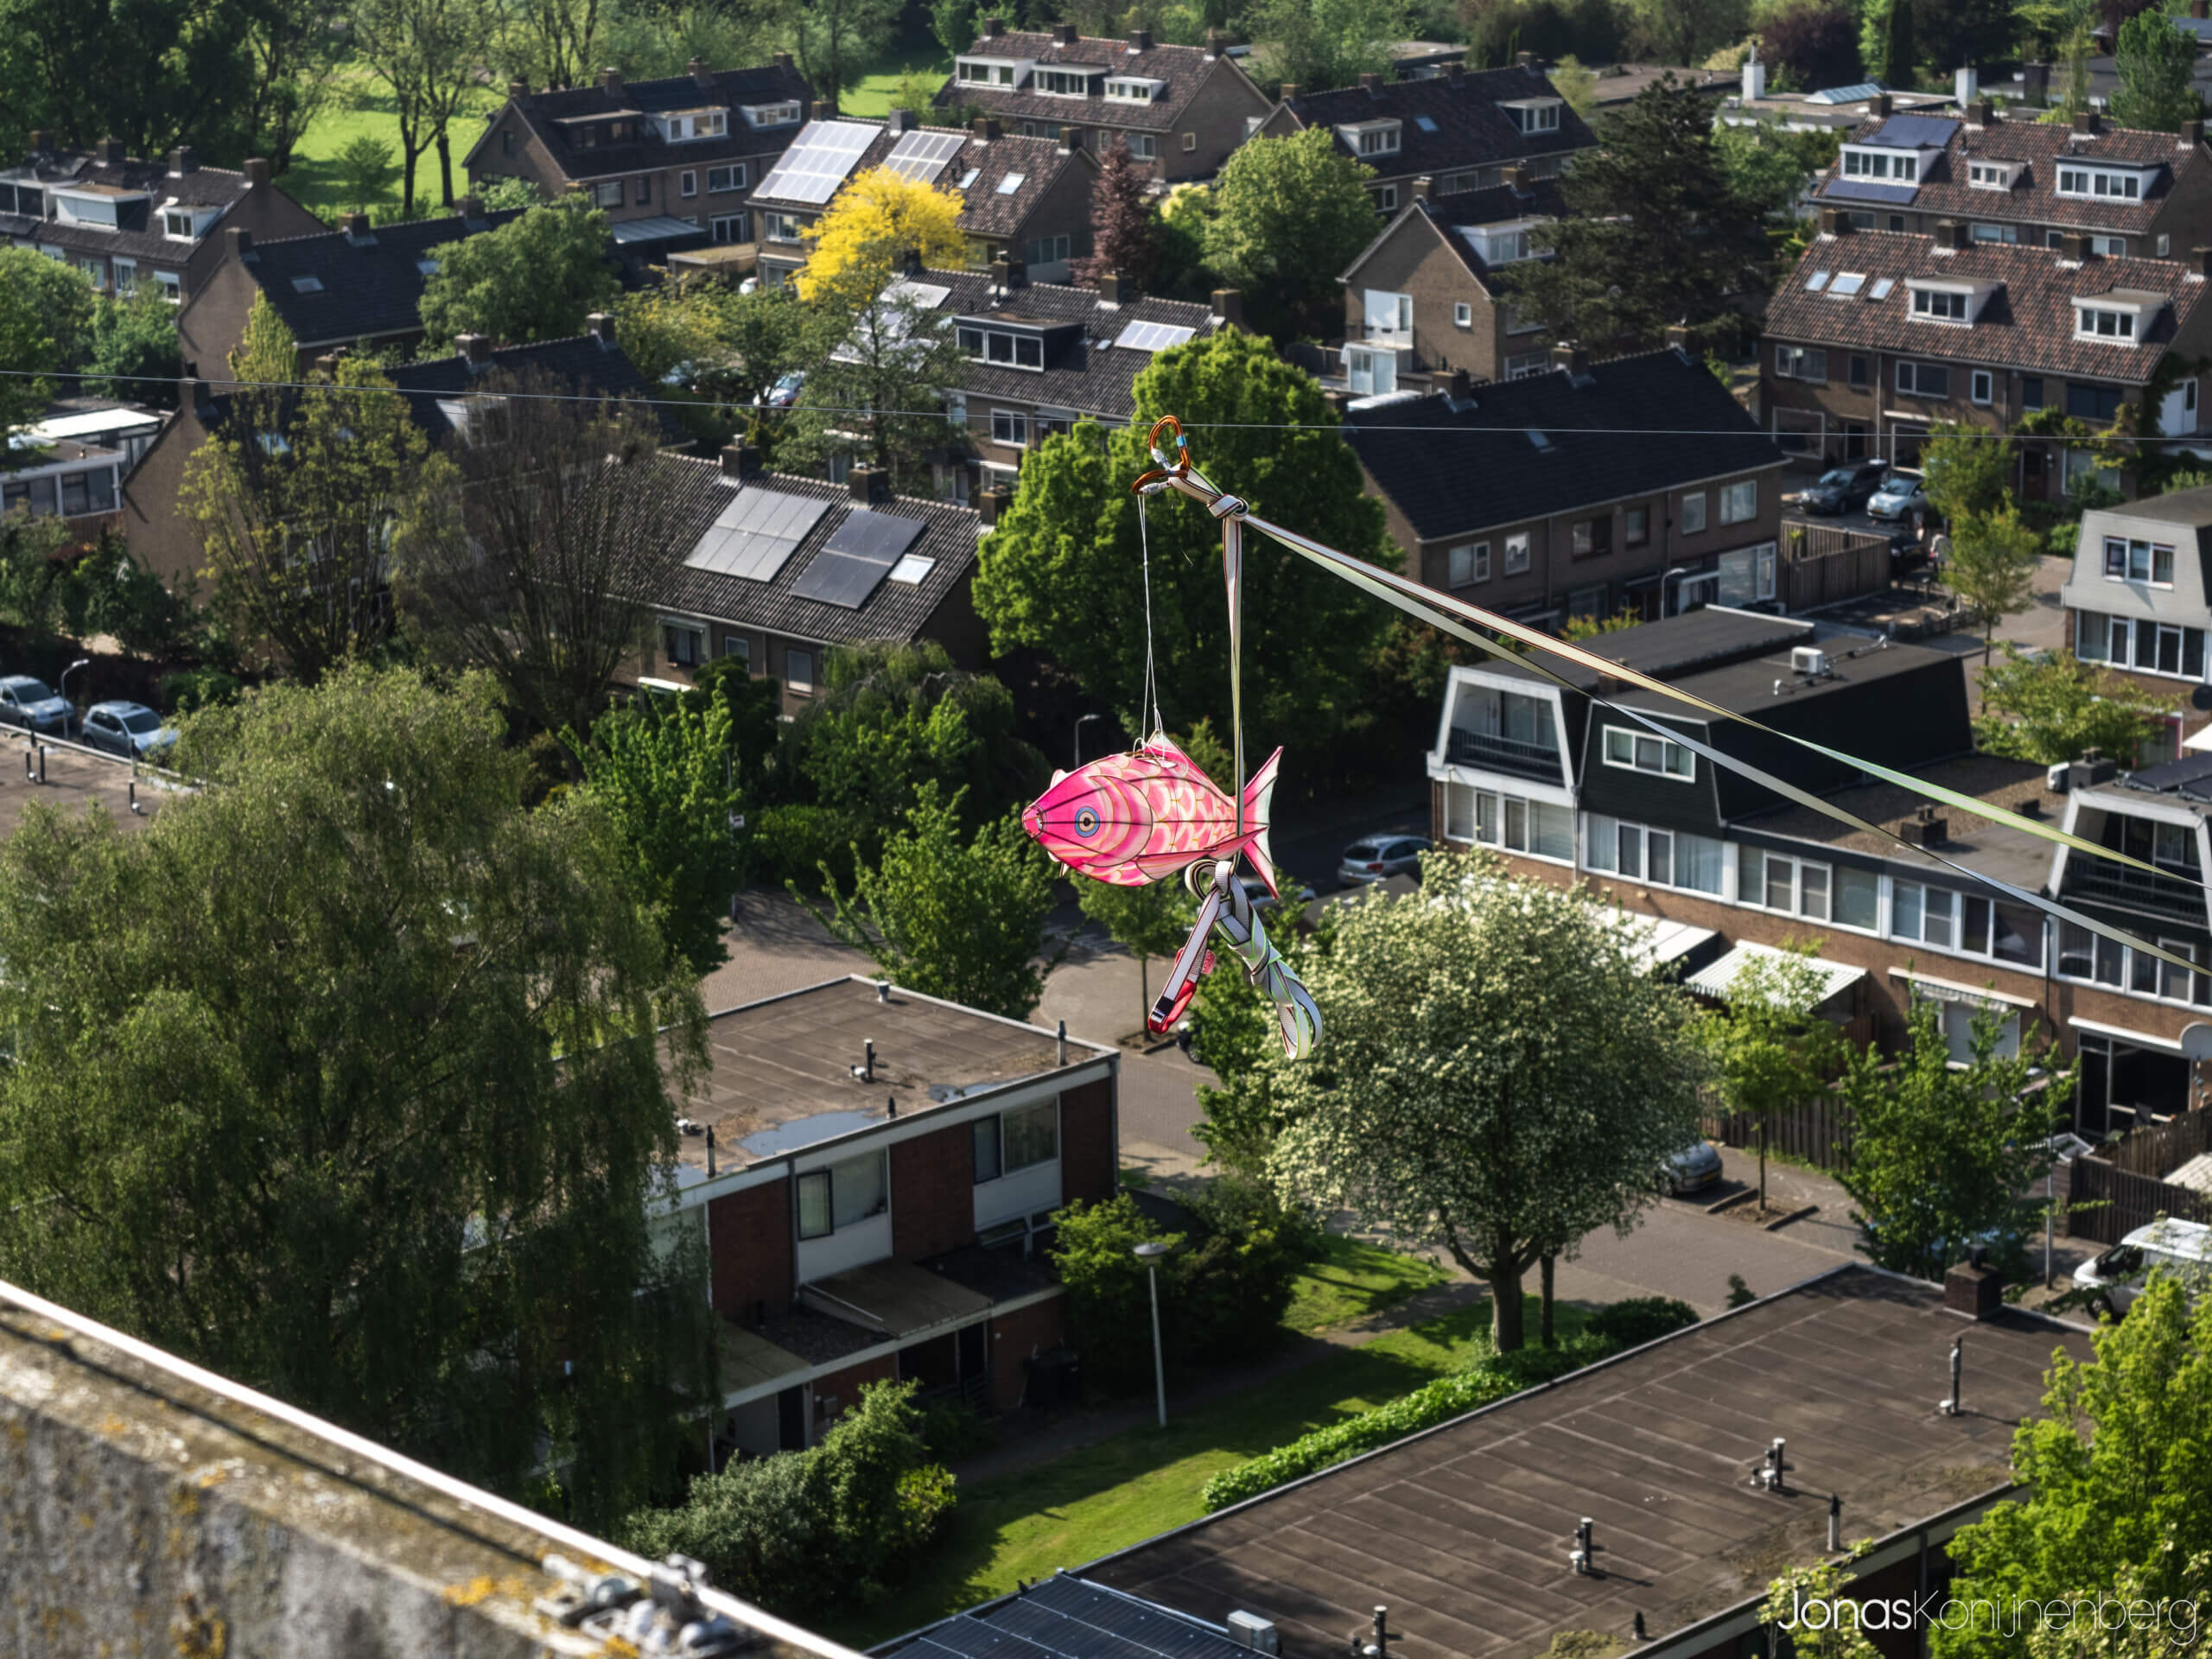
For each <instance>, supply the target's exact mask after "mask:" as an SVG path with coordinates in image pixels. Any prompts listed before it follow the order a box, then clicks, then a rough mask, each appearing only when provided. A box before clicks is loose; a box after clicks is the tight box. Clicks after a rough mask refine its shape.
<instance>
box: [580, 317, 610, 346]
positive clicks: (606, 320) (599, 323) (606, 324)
mask: <svg viewBox="0 0 2212 1659" xmlns="http://www.w3.org/2000/svg"><path fill="white" fill-rule="evenodd" d="M584 332H585V333H586V334H589V335H590V336H591V337H592V338H593V339H594V340H597V341H598V342H599V349H600V350H601V351H602V352H611V351H613V349H614V319H613V317H612V316H611V315H608V314H607V312H604V311H594V312H593V313H592V314H591V315H589V316H588V317H586V318H585V319H584Z"/></svg>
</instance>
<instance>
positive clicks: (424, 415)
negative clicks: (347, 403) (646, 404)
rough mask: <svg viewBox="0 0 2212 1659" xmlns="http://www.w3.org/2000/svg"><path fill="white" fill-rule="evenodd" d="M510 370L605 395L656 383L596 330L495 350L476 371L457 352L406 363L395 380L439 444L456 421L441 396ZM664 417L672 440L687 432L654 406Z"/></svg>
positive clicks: (646, 391) (634, 393) (647, 390)
mask: <svg viewBox="0 0 2212 1659" xmlns="http://www.w3.org/2000/svg"><path fill="white" fill-rule="evenodd" d="M499 370H505V372H507V373H509V374H521V373H524V372H531V371H534V372H537V373H539V374H543V375H547V376H549V377H550V378H553V379H555V380H557V381H560V382H561V383H563V385H569V386H573V387H575V389H576V390H577V391H585V392H595V393H597V394H599V395H601V396H602V397H618V398H631V397H639V398H642V397H650V396H652V387H651V386H649V385H646V384H645V377H644V376H643V375H641V374H639V372H638V366H637V365H636V364H634V363H632V362H631V361H630V354H629V353H627V352H626V351H624V350H623V349H622V347H621V346H620V344H619V343H618V344H615V345H611V346H601V344H600V342H599V339H598V337H597V336H596V335H594V334H578V335H575V336H574V337H573V338H571V339H569V340H539V341H537V343H536V344H534V345H530V346H505V347H502V348H501V349H499V350H497V351H495V352H493V353H492V360H491V363H490V364H489V365H488V366H486V367H485V368H482V369H480V370H479V371H478V372H476V373H471V372H470V365H469V363H468V361H467V359H465V358H463V357H461V356H460V355H459V354H458V353H456V354H455V355H454V356H451V357H433V358H426V359H423V361H422V362H419V363H406V364H402V365H400V366H399V367H398V368H396V369H394V370H392V371H391V383H392V385H395V386H397V387H398V388H399V390H400V391H403V392H404V393H406V394H407V401H408V403H409V404H410V406H411V407H412V408H413V410H414V411H415V418H416V421H417V422H419V423H421V425H422V427H423V430H425V431H426V432H428V433H429V435H430V441H431V442H433V443H435V442H441V441H442V440H443V439H444V438H445V437H446V435H448V433H450V432H451V431H452V430H453V423H452V422H451V421H450V420H448V418H447V417H446V412H445V410H443V409H442V408H441V407H439V403H438V400H439V399H440V398H448V399H450V398H453V397H457V396H459V395H460V394H461V393H463V392H466V391H474V390H476V389H477V385H476V383H477V382H478V381H479V380H480V378H482V376H483V375H484V374H486V373H491V372H496V371H499ZM653 409H654V411H655V413H656V415H657V416H658V417H659V420H660V424H661V429H662V432H663V434H664V435H665V436H666V437H667V438H668V439H669V440H670V441H671V442H675V441H680V440H681V439H683V437H684V436H686V435H685V434H684V433H683V430H682V429H681V428H680V427H678V426H677V423H676V422H675V419H674V416H673V415H672V413H671V411H670V410H668V409H667V408H665V407H664V405H661V404H654V405H653Z"/></svg>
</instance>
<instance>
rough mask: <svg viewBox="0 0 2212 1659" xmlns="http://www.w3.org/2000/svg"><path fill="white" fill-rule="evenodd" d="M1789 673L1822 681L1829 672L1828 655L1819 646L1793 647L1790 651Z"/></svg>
mask: <svg viewBox="0 0 2212 1659" xmlns="http://www.w3.org/2000/svg"><path fill="white" fill-rule="evenodd" d="M1789 671H1790V672H1791V673H1792V674H1802V675H1805V676H1807V677H1808V678H1811V679H1815V680H1817V679H1820V678H1821V677H1823V676H1825V675H1826V674H1827V672H1828V654H1827V652H1825V651H1822V650H1821V648H1820V647H1819V646H1818V645H1793V646H1791V647H1790V649H1789Z"/></svg>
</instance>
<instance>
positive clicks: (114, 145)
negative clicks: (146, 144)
mask: <svg viewBox="0 0 2212 1659" xmlns="http://www.w3.org/2000/svg"><path fill="white" fill-rule="evenodd" d="M99 151H100V160H102V161H104V162H106V163H107V164H108V165H109V166H111V167H120V166H122V165H123V164H124V162H127V161H129V160H130V154H129V152H128V151H126V150H125V149H124V147H123V140H122V139H120V138H103V139H101V140H100V144H99Z"/></svg>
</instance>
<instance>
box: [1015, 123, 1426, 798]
mask: <svg viewBox="0 0 2212 1659" xmlns="http://www.w3.org/2000/svg"><path fill="white" fill-rule="evenodd" d="M1267 142H1268V143H1273V142H1274V141H1273V140H1268V141H1267ZM1247 148H1248V149H1249V148H1250V146H1249V145H1248V146H1247ZM1241 153H1242V152H1240V154H1241ZM1134 392H1135V415H1134V416H1133V418H1132V420H1131V422H1130V424H1129V425H1128V426H1127V427H1125V428H1122V429H1119V430H1117V431H1114V432H1110V433H1107V432H1102V431H1100V430H1099V429H1096V428H1095V427H1092V426H1090V425H1089V424H1087V423H1085V424H1082V425H1078V426H1077V428H1076V429H1075V431H1074V432H1073V433H1071V434H1070V435H1066V436H1064V437H1054V438H1050V439H1047V440H1046V442H1045V443H1044V444H1043V446H1042V447H1041V448H1037V449H1034V450H1033V451H1031V452H1030V455H1029V458H1028V460H1027V462H1026V463H1025V464H1024V465H1023V467H1022V469H1021V486H1020V491H1019V493H1016V495H1015V496H1014V501H1013V504H1012V505H1011V506H1010V507H1009V508H1008V509H1007V512H1005V513H1004V514H1003V515H1001V518H1000V521H999V527H998V528H997V529H996V530H995V531H992V533H991V534H990V535H989V536H988V537H985V538H984V540H983V543H982V547H981V549H980V550H979V551H978V553H977V556H976V557H977V569H976V609H977V610H978V611H979V612H981V613H982V618H983V620H984V621H985V622H986V623H988V625H989V626H990V630H991V640H992V645H993V648H994V650H995V651H997V652H1001V653H1002V652H1007V651H1011V650H1013V649H1014V648H1016V647H1017V646H1022V645H1028V646H1034V647H1036V648H1038V649H1039V650H1042V651H1043V652H1046V654H1047V655H1048V656H1050V657H1052V658H1053V659H1054V660H1055V661H1057V662H1058V663H1059V664H1062V665H1063V666H1064V667H1065V668H1066V669H1068V670H1069V671H1071V673H1073V674H1074V675H1075V677H1076V678H1077V680H1078V681H1079V682H1080V683H1082V685H1083V686H1084V690H1087V691H1088V692H1089V693H1090V695H1091V696H1093V697H1095V698H1096V699H1098V700H1099V701H1101V702H1106V703H1108V704H1109V705H1112V706H1116V707H1117V708H1118V710H1119V714H1120V718H1121V721H1122V726H1123V728H1125V729H1128V730H1130V731H1135V730H1136V729H1137V728H1138V727H1139V726H1140V725H1141V724H1142V721H1141V719H1140V717H1139V711H1138V709H1137V702H1138V699H1139V695H1140V693H1139V688H1140V686H1141V683H1142V681H1143V677H1144V664H1145V639H1144V628H1143V619H1144V616H1145V613H1146V603H1145V596H1144V576H1143V571H1144V556H1143V553H1142V550H1141V540H1140V536H1139V507H1138V504H1137V501H1136V499H1135V498H1134V497H1132V496H1131V495H1130V494H1129V488H1128V486H1129V485H1130V483H1131V481H1132V480H1135V478H1136V477H1137V476H1138V475H1139V474H1141V473H1144V472H1145V471H1147V470H1148V469H1149V468H1150V467H1151V465H1152V460H1151V457H1150V456H1149V455H1148V454H1147V453H1146V452H1145V435H1146V432H1147V427H1148V425H1149V423H1151V422H1152V421H1154V420H1155V419H1157V418H1158V417H1159V416H1162V415H1166V414H1170V413H1173V414H1174V415H1176V416H1179V418H1180V419H1182V420H1183V421H1184V422H1185V423H1187V424H1188V426H1189V429H1190V431H1191V433H1192V454H1193V456H1194V458H1195V460H1196V461H1197V463H1198V467H1199V469H1200V470H1201V471H1202V472H1204V473H1205V474H1206V476H1207V477H1208V478H1210V479H1211V480H1213V481H1214V482H1215V483H1216V484H1217V485H1219V486H1221V487H1222V488H1224V489H1225V490H1230V491H1233V492H1234V493H1236V495H1237V496H1238V497H1239V498H1241V499H1243V500H1246V501H1249V502H1250V503H1251V504H1252V507H1253V510H1254V511H1255V512H1258V513H1261V514H1263V515H1264V516H1266V517H1267V518H1270V519H1273V520H1274V522H1275V523H1277V524H1283V525H1286V526H1289V527H1292V528H1294V529H1296V530H1297V531H1299V532H1300V534H1301V535H1306V536H1311V537H1314V538H1315V539H1316V540H1318V541H1321V542H1325V543H1327V544H1328V545H1330V546H1331V547H1334V548H1338V549H1340V550H1343V551H1344V552H1346V553H1349V554H1351V555H1352V556H1354V557H1357V558H1363V559H1366V560H1369V561H1370V562H1372V563H1377V564H1383V565H1395V563H1397V559H1396V556H1395V553H1394V551H1393V550H1392V549H1391V547H1390V543H1389V538H1388V537H1387V536H1386V535H1385V534H1384V531H1383V512H1382V508H1381V506H1380V505H1379V504H1378V503H1377V502H1376V501H1375V500H1374V499H1372V498H1370V497H1368V496H1366V495H1363V493H1361V474H1360V469H1359V461H1358V458H1357V456H1356V455H1354V454H1353V453H1352V451H1351V447H1350V446H1349V445H1347V444H1346V443H1345V442H1344V441H1343V439H1342V438H1341V436H1340V435H1338V418H1337V416H1336V413H1335V411H1334V410H1332V409H1331V408H1330V407H1329V405H1328V404H1327V403H1326V402H1325V400H1324V399H1323V397H1322V396H1321V389H1320V387H1319V385H1317V384H1316V383H1315V382H1314V381H1313V378H1311V377H1310V376H1308V375H1306V374H1305V373H1304V372H1301V371H1300V370H1298V369H1294V368H1292V367H1291V366H1290V365H1287V364H1286V363H1284V362H1283V361H1282V360H1281V359H1280V358H1279V357H1277V356H1276V355H1275V354H1274V352H1273V351H1271V350H1270V349H1269V348H1268V345H1267V343H1266V342H1265V341H1264V340H1258V339H1255V337H1253V336H1252V335H1249V334H1241V333H1238V332H1236V331H1234V330H1229V331H1224V332H1223V333H1220V334H1214V335H1211V336H1210V337H1209V338H1207V339H1205V340H1198V341H1194V342H1192V344H1190V345H1188V346H1176V347H1174V348H1173V349H1172V350H1169V351H1165V352H1161V353H1157V354H1156V355H1155V356H1154V358H1153V359H1152V361H1151V363H1150V364H1149V365H1147V366H1146V367H1145V368H1144V369H1143V370H1142V371H1141V372H1139V374H1138V375H1137V377H1136V382H1135V388H1134ZM1143 512H1144V513H1145V515H1146V522H1147V524H1149V527H1150V544H1151V550H1152V553H1151V567H1152V601H1151V615H1152V626H1153V632H1154V643H1155V648H1156V649H1155V656H1156V660H1157V663H1158V670H1159V682H1160V699H1161V702H1162V704H1163V706H1164V708H1165V709H1166V716H1167V719H1168V721H1169V723H1170V725H1171V727H1179V726H1181V725H1182V724H1183V723H1184V722H1185V721H1190V720H1191V719H1192V717H1194V716H1195V715H1198V714H1201V713H1205V714H1225V713H1226V711H1227V709H1228V708H1229V654H1228V632H1227V622H1228V617H1227V607H1226V606H1225V604H1224V600H1223V593H1222V579H1221V551H1220V547H1221V531H1220V526H1219V525H1218V524H1216V523H1215V521H1214V520H1213V518H1211V516H1209V515H1208V514H1207V512H1205V509H1204V508H1203V507H1201V506H1199V505H1198V504H1197V503H1196V502H1194V501H1189V500H1185V499H1182V498H1180V497H1179V496H1173V495H1167V496H1162V497H1160V498H1158V499H1154V500H1153V501H1151V502H1149V503H1147V505H1145V507H1144V509H1143ZM1245 546H1246V552H1245V557H1244V603H1243V630H1244V632H1243V662H1244V675H1243V677H1244V727H1245V732H1246V736H1247V747H1246V753H1247V755H1248V756H1249V759H1250V760H1251V762H1252V763H1253V764H1254V765H1257V764H1258V762H1259V761H1260V760H1262V759H1264V758H1265V756H1266V755H1267V753H1268V750H1270V749H1272V748H1273V747H1274V746H1275V745H1276V744H1278V743H1290V742H1296V743H1298V744H1300V745H1301V746H1312V745H1314V744H1317V743H1319V742H1320V741H1324V740H1325V739H1326V738H1327V737H1328V736H1329V735H1330V734H1332V733H1333V732H1334V731H1336V730H1337V729H1338V728H1339V727H1341V726H1342V725H1343V723H1344V721H1345V719H1346V718H1347V716H1348V715H1350V714H1351V710H1352V709H1353V706H1354V703H1355V701H1356V698H1357V689H1358V687H1359V685H1360V683H1361V676H1362V674H1363V665H1364V664H1365V661H1366V658H1367V656H1368V654H1369V652H1370V648H1371V647H1372V645H1373V644H1374V642H1375V641H1376V640H1377V639H1380V638H1381V637H1382V635H1383V630H1384V627H1385V621H1384V618H1385V616H1386V614H1387V613H1386V612H1385V611H1384V610H1383V607H1379V606H1377V605H1375V604H1373V603H1372V602H1371V601H1369V600H1367V599H1366V598H1364V597H1363V596H1362V595H1360V594H1357V592H1355V591H1354V590H1353V589H1351V588H1349V587H1348V586H1346V585H1345V584H1344V582H1341V581H1339V580H1338V579H1337V578H1336V577H1335V576H1332V575H1327V574H1325V573H1324V572H1323V571H1321V570H1319V569H1317V568H1315V567H1314V566H1313V565H1311V564H1308V563H1306V561H1305V560H1303V559H1301V558H1299V557H1297V556H1294V555H1292V554H1290V553H1288V552H1286V551H1282V550H1278V549H1276V548H1274V546H1273V545H1272V544H1270V543H1268V542H1267V541H1265V540H1264V539H1263V538H1261V537H1248V538H1247V539H1246V543H1245ZM1101 618H1112V619H1115V621H1114V625H1113V626H1103V627H1102V626H1099V620H1100V619H1101ZM1290 764H1291V765H1292V766H1295V765H1296V764H1297V757H1296V755H1295V754H1294V755H1293V756H1292V757H1291V758H1290ZM1214 781H1215V782H1216V783H1217V784H1219V785H1221V786H1222V787H1223V788H1224V789H1229V788H1231V787H1233V786H1234V784H1233V779H1230V778H1228V777H1225V776H1216V777H1215V779H1214Z"/></svg>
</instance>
